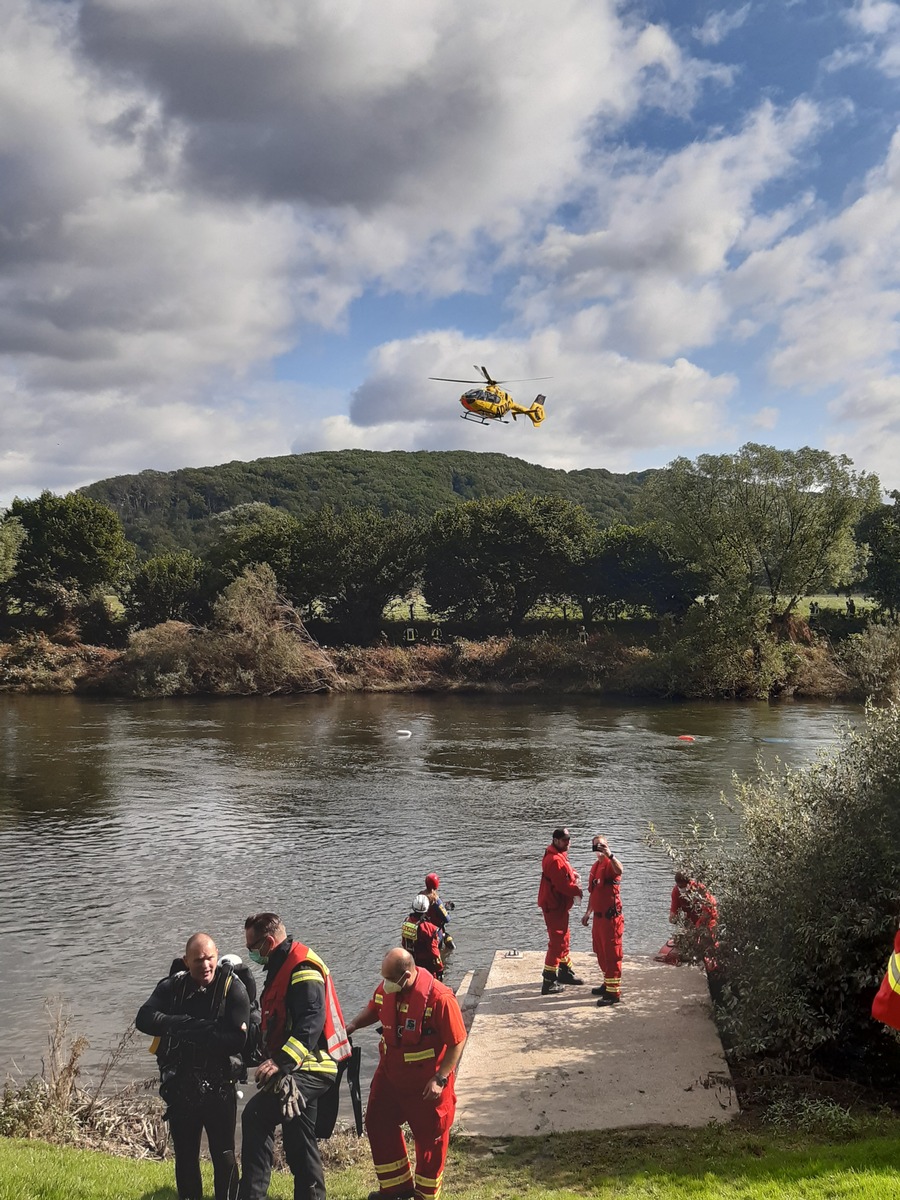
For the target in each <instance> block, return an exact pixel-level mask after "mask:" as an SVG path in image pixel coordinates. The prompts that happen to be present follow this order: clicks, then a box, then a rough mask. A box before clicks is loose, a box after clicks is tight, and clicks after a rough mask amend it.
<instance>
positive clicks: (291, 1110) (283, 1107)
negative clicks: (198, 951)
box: [240, 912, 351, 1200]
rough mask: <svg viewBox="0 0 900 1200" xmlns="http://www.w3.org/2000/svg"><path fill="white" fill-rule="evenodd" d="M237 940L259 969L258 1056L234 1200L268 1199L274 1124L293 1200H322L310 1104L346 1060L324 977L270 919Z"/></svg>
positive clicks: (254, 921) (255, 921) (310, 953)
mask: <svg viewBox="0 0 900 1200" xmlns="http://www.w3.org/2000/svg"><path fill="white" fill-rule="evenodd" d="M244 937H245V941H246V943H247V950H248V952H249V955H250V958H251V960H252V961H253V962H255V963H258V964H260V965H261V966H263V967H265V970H266V984H265V987H264V988H263V991H262V995H261V996H260V1009H261V1014H262V1042H263V1054H264V1055H265V1056H266V1057H265V1058H264V1060H263V1062H262V1063H261V1064H260V1066H258V1067H257V1069H256V1085H257V1087H258V1089H259V1090H258V1091H257V1093H256V1095H255V1096H253V1097H252V1099H251V1100H250V1101H249V1102H248V1104H247V1107H246V1108H245V1109H244V1115H243V1118H242V1120H241V1129H242V1131H243V1141H242V1147H241V1163H242V1167H243V1178H242V1179H241V1191H240V1200H263V1198H264V1197H265V1196H267V1195H268V1191H269V1179H270V1177H271V1174H272V1160H273V1157H274V1154H275V1129H276V1127H277V1126H278V1125H281V1134H282V1141H283V1142H284V1156H285V1158H286V1159H287V1163H288V1166H289V1167H290V1168H291V1172H292V1174H293V1176H294V1200H325V1173H324V1170H323V1167H322V1156H321V1154H320V1153H319V1143H318V1141H317V1140H316V1115H317V1110H318V1101H319V1097H320V1096H323V1095H324V1094H325V1093H326V1092H327V1091H328V1090H329V1089H330V1088H332V1087H334V1086H335V1084H336V1083H337V1078H338V1063H339V1062H341V1061H342V1060H343V1059H345V1058H348V1057H349V1056H350V1054H351V1047H350V1043H349V1041H348V1039H347V1031H346V1028H345V1027H344V1018H343V1015H342V1013H341V1007H340V1004H339V1003H338V998H337V993H336V992H335V988H334V983H333V981H332V978H331V973H330V972H329V970H328V967H327V966H326V965H325V963H324V962H323V961H322V959H321V958H320V957H319V955H318V954H316V952H315V950H311V949H310V948H309V946H304V945H303V943H302V942H299V941H296V940H294V939H293V938H290V937H288V935H287V931H286V930H285V927H284V922H283V921H282V919H281V917H279V916H278V915H277V913H270V912H264V913H257V914H256V916H253V917H248V918H247V920H246V921H245V923H244Z"/></svg>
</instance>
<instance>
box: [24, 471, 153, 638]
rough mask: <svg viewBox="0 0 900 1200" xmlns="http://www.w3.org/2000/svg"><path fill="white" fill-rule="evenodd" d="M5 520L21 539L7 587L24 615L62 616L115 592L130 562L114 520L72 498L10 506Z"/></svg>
mask: <svg viewBox="0 0 900 1200" xmlns="http://www.w3.org/2000/svg"><path fill="white" fill-rule="evenodd" d="M10 518H13V519H15V520H17V521H18V522H19V523H20V525H21V528H22V531H23V533H24V538H23V540H22V543H21V546H20V547H19V555H18V561H17V564H16V571H15V575H14V576H13V578H12V580H11V581H10V587H11V591H12V595H13V598H14V600H15V602H16V603H17V604H18V605H19V607H20V608H21V609H22V610H24V611H26V612H32V613H37V612H45V613H47V614H49V615H51V616H52V617H55V618H61V617H63V616H65V615H68V614H70V613H72V612H73V611H74V609H75V607H77V605H78V604H79V603H81V602H82V601H83V600H84V599H85V598H87V597H90V596H92V595H93V594H94V593H95V592H96V591H97V590H98V589H107V590H112V589H114V588H116V587H117V586H118V584H119V582H120V580H121V579H122V577H123V575H124V574H125V572H126V570H127V569H128V566H129V564H130V563H131V561H132V558H133V554H134V551H133V549H132V547H131V545H130V544H129V543H128V542H127V541H126V540H125V534H124V532H123V530H122V522H121V521H120V520H119V518H118V517H117V516H116V514H115V513H114V512H113V511H112V510H111V509H109V508H107V507H106V505H105V504H100V503H98V502H97V501H96V500H91V499H90V498H89V497H87V496H84V495H81V494H79V493H78V492H73V493H72V494H70V495H68V496H54V495H53V493H52V492H42V493H41V495H40V496H39V497H38V498H37V499H36V500H18V499H17V500H14V501H13V502H12V504H11V505H10V508H9V513H8V515H7V517H6V518H5V520H9V519H10Z"/></svg>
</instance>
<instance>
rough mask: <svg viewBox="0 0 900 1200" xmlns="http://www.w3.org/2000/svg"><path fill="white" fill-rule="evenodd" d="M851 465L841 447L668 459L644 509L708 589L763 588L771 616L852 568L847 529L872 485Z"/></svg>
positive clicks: (853, 552)
mask: <svg viewBox="0 0 900 1200" xmlns="http://www.w3.org/2000/svg"><path fill="white" fill-rule="evenodd" d="M852 467H853V464H852V462H851V461H850V459H849V458H847V457H846V456H845V455H837V456H836V455H833V454H828V453H827V452H826V451H824V450H812V449H810V448H809V447H808V446H807V447H804V448H803V449H801V450H776V449H775V448H774V447H772V446H759V445H755V444H754V443H752V442H751V443H748V444H747V445H746V446H743V447H742V448H741V449H740V450H739V451H738V452H737V453H736V454H720V455H711V454H703V455H701V456H700V457H699V458H698V459H697V460H696V461H695V462H691V461H690V460H689V459H686V458H678V459H675V461H674V462H673V463H671V464H670V466H669V467H668V469H667V470H666V471H664V472H661V473H660V475H658V476H656V477H654V478H653V479H652V480H651V481H650V482H649V483H648V485H647V489H646V492H645V497H644V504H645V512H646V513H647V515H648V516H649V517H651V518H652V519H653V520H655V521H656V523H657V525H658V527H659V529H660V531H661V534H662V536H663V537H665V538H666V539H668V541H669V543H670V544H671V545H672V546H673V548H674V549H675V550H676V551H677V552H678V553H679V554H681V555H682V556H683V557H684V558H686V559H687V560H688V561H691V562H694V563H696V564H697V565H698V567H699V568H700V569H701V570H702V571H703V572H704V573H706V574H708V576H709V578H710V580H711V581H712V584H711V586H712V587H713V588H714V589H715V590H716V591H718V592H719V593H720V594H726V595H728V596H730V597H733V598H735V599H737V600H738V601H739V602H740V603H742V604H743V605H745V606H747V607H752V605H753V600H754V596H755V594H756V593H757V592H759V591H762V592H763V593H764V594H765V595H766V596H767V597H768V605H769V615H770V618H776V617H780V618H783V617H786V616H787V615H788V614H789V613H790V612H791V611H792V610H793V608H794V607H795V605H796V604H797V601H798V600H799V599H800V598H801V597H802V596H805V595H807V594H809V593H811V592H816V591H821V590H823V589H825V588H831V587H834V586H836V585H839V584H841V583H843V582H845V581H846V580H848V579H850V578H851V577H852V575H853V572H854V568H855V566H856V564H857V561H858V559H857V548H856V544H855V542H854V538H853V529H854V526H855V525H856V523H857V521H858V520H859V518H860V516H861V514H862V513H863V512H864V511H866V510H867V509H870V508H872V507H874V506H875V505H877V503H878V496H879V491H880V487H879V483H878V479H877V477H876V476H874V475H869V474H867V473H866V472H864V471H863V472H856V471H854V470H853V469H852Z"/></svg>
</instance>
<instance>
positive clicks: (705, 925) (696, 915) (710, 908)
mask: <svg viewBox="0 0 900 1200" xmlns="http://www.w3.org/2000/svg"><path fill="white" fill-rule="evenodd" d="M679 917H682V918H683V919H684V920H685V921H686V922H687V924H688V925H693V927H694V928H695V929H708V930H709V931H710V934H711V935H713V934H714V932H715V928H716V922H717V921H718V917H719V913H718V906H717V904H716V898H715V896H714V895H713V894H712V892H711V891H710V890H709V889H708V888H706V887H704V886H703V884H702V883H698V882H697V880H696V879H691V877H690V875H685V873H684V872H683V871H676V872H675V886H674V887H673V888H672V903H671V904H670V905H669V922H670V923H671V924H672V925H677V924H678V919H679Z"/></svg>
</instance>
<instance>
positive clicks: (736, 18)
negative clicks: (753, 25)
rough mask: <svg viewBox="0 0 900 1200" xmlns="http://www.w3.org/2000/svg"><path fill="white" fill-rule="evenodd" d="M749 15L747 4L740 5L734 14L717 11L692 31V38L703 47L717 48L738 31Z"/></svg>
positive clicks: (726, 11)
mask: <svg viewBox="0 0 900 1200" xmlns="http://www.w3.org/2000/svg"><path fill="white" fill-rule="evenodd" d="M749 15H750V5H749V4H742V5H741V7H740V8H736V9H735V10H734V12H729V11H728V10H727V9H724V8H723V9H719V10H718V11H716V12H712V13H710V14H709V16H708V17H707V18H706V20H705V21H704V22H703V24H702V25H699V26H697V27H696V28H695V29H694V30H693V34H694V37H695V38H696V39H697V41H698V42H700V43H701V45H703V46H718V44H719V43H720V42H724V40H725V38H727V37H728V35H729V34H731V33H734V32H735V30H736V29H740V27H741V26H742V25H743V24H744V22H745V21H746V20H747V18H748V17H749Z"/></svg>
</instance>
